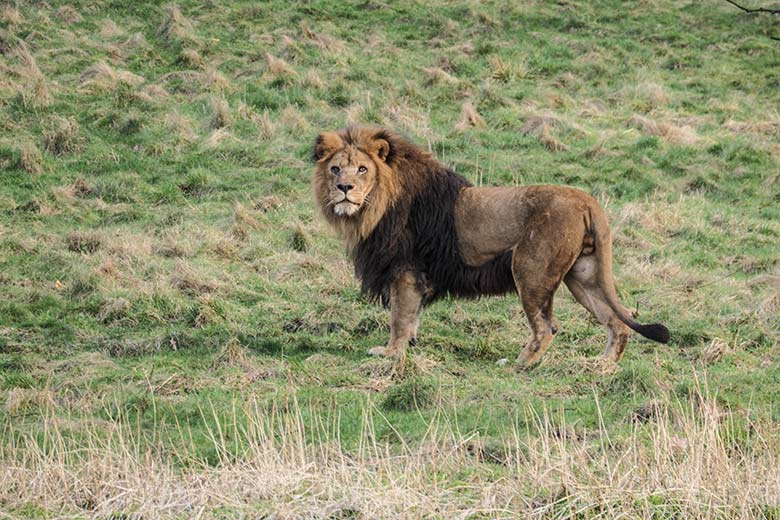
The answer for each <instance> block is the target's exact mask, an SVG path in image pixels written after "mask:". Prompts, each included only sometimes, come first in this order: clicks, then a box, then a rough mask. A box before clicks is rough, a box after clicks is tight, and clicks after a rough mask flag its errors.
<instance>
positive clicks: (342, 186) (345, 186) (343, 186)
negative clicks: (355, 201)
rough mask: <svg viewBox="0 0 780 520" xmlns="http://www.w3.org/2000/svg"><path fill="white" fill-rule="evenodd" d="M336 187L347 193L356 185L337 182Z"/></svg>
mask: <svg viewBox="0 0 780 520" xmlns="http://www.w3.org/2000/svg"><path fill="white" fill-rule="evenodd" d="M336 187H337V188H338V189H340V190H341V191H343V192H344V195H346V194H347V192H348V191H349V190H351V189H352V188H354V186H352V185H351V184H336Z"/></svg>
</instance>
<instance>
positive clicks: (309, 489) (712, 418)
mask: <svg viewBox="0 0 780 520" xmlns="http://www.w3.org/2000/svg"><path fill="white" fill-rule="evenodd" d="M655 402H656V403H663V402H669V399H662V400H658V401H655ZM596 405H597V406H596V410H597V413H598V417H599V419H600V418H601V411H600V408H599V407H598V399H596ZM304 411H305V407H301V406H299V405H298V403H297V401H296V400H295V398H294V397H292V398H291V399H289V400H288V401H287V402H285V403H283V404H282V405H280V406H278V407H273V408H271V409H269V408H268V407H265V406H263V405H261V404H259V403H257V402H251V401H250V402H248V403H243V404H241V405H238V404H237V405H236V407H234V410H233V412H232V413H231V414H228V416H227V417H218V413H217V412H216V411H214V410H211V411H205V412H204V413H203V420H204V424H209V425H211V426H209V428H208V434H209V437H210V439H211V443H212V444H213V451H214V452H215V453H216V457H215V460H212V461H211V463H210V464H208V463H206V462H205V461H203V460H202V459H200V458H198V457H196V456H195V455H194V452H195V449H194V447H193V444H192V440H191V436H190V430H189V427H188V426H185V425H178V426H177V427H176V428H173V429H172V431H170V430H168V429H164V428H161V427H156V428H154V429H153V431H143V430H141V429H139V428H138V425H136V424H132V423H131V422H130V421H127V420H124V419H121V418H119V419H117V420H115V421H112V422H102V423H89V424H85V425H82V426H81V427H74V424H78V423H74V421H73V420H67V421H66V420H64V419H61V418H57V417H55V416H54V415H53V414H49V415H48V418H47V419H46V420H44V421H43V424H38V428H37V431H36V432H31V430H30V429H29V425H25V424H14V423H12V422H10V421H6V423H5V425H4V427H3V429H2V437H3V439H2V440H3V442H2V443H1V444H0V445H1V446H2V448H0V504H4V505H5V506H6V507H11V508H12V509H13V508H14V507H18V506H21V505H23V504H35V505H36V506H39V507H43V508H46V509H47V510H49V511H50V512H52V513H53V514H54V515H62V516H68V515H72V514H77V515H79V516H80V517H81V516H82V515H83V516H85V517H89V518H108V517H110V515H112V514H116V513H122V514H132V515H133V517H135V516H138V517H139V518H141V517H143V518H172V517H182V518H183V517H188V518H209V517H215V516H218V515H220V514H221V515H225V514H226V512H229V514H230V515H233V514H235V515H242V514H250V513H251V514H257V513H258V512H260V511H263V512H267V513H273V514H274V516H273V518H434V517H435V518H467V517H472V516H474V515H477V516H479V517H480V518H482V517H490V518H514V517H523V518H526V517H527V518H548V517H554V518H619V517H624V518H672V517H674V518H702V519H703V518H708V519H709V518H776V515H777V513H778V511H780V436H779V435H778V431H777V425H774V424H755V423H752V422H750V421H749V420H748V419H746V418H745V417H744V416H737V415H733V414H728V413H726V412H725V411H724V410H723V409H721V408H720V407H719V406H718V404H717V402H716V400H715V399H713V398H711V397H709V396H708V395H707V392H706V389H705V390H704V391H698V392H697V393H696V394H695V395H694V396H693V397H691V398H690V400H689V401H686V402H679V401H678V402H677V404H675V405H668V406H664V405H661V404H659V405H658V406H656V407H653V409H652V410H650V411H648V413H647V414H642V415H641V416H639V417H638V418H637V422H636V423H634V425H633V427H632V428H631V429H630V431H631V433H630V434H628V435H623V436H621V438H619V439H617V438H614V437H613V435H611V434H610V432H609V431H607V430H605V429H604V427H603V426H601V427H599V428H597V429H594V430H593V431H585V430H580V429H577V428H576V427H574V426H573V425H570V424H567V423H566V421H565V418H564V415H563V413H562V412H551V411H549V410H543V411H541V412H535V411H533V410H532V409H526V410H523V411H521V412H520V413H519V414H518V418H517V422H516V424H515V425H514V426H512V425H508V428H507V433H506V434H505V435H504V437H503V438H502V439H501V440H500V441H498V442H496V441H495V440H493V441H486V440H484V439H482V438H481V437H480V434H479V433H478V432H463V431H460V430H459V428H458V426H457V421H455V420H454V419H453V416H451V415H449V414H448V413H447V412H446V410H445V409H443V408H442V409H439V411H437V412H436V413H435V414H434V416H433V418H432V419H431V421H430V423H429V425H428V429H427V432H426V434H425V436H424V438H423V439H422V440H420V441H418V442H414V443H411V442H406V441H403V440H401V441H400V442H396V443H394V444H392V445H390V444H388V443H386V442H384V441H382V440H380V439H379V438H378V436H377V434H376V430H375V427H374V425H375V424H378V423H379V422H381V421H385V417H384V416H383V415H382V414H381V412H380V411H379V409H378V408H375V407H373V406H371V405H370V404H369V403H367V404H366V406H365V408H364V410H363V413H362V420H361V435H360V437H359V442H358V445H357V448H355V449H352V450H347V449H345V448H344V447H342V442H341V440H340V437H339V431H340V418H339V415H338V413H337V412H335V411H334V412H333V413H331V414H330V415H329V416H323V415H319V416H318V415H314V417H317V419H316V420H315V421H314V422H313V423H312V420H311V419H309V420H304V416H305V414H304V413H303V412H304ZM599 423H600V424H603V423H602V422H601V421H600V420H599ZM521 425H522V426H521ZM399 438H400V437H399ZM772 515H775V516H772ZM223 517H224V516H223Z"/></svg>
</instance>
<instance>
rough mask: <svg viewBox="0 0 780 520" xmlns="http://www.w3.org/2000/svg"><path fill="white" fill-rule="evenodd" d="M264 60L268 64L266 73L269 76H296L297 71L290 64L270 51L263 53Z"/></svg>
mask: <svg viewBox="0 0 780 520" xmlns="http://www.w3.org/2000/svg"><path fill="white" fill-rule="evenodd" d="M265 61H266V64H267V65H268V69H267V71H266V73H267V74H268V75H269V76H271V77H275V78H277V77H282V78H284V77H291V76H297V75H298V73H297V72H295V69H293V68H292V66H291V65H290V64H289V63H287V62H286V61H284V60H283V59H281V58H277V57H276V56H274V55H273V54H271V53H270V52H266V53H265Z"/></svg>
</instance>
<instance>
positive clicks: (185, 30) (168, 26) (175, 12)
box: [157, 4, 194, 41]
mask: <svg viewBox="0 0 780 520" xmlns="http://www.w3.org/2000/svg"><path fill="white" fill-rule="evenodd" d="M157 36H159V37H161V38H163V39H164V40H167V41H176V40H192V39H194V38H193V36H194V28H193V25H192V22H191V21H190V20H189V19H188V18H186V17H185V16H184V15H183V14H182V12H181V9H180V8H179V6H178V5H176V4H167V5H165V6H163V19H162V22H160V26H159V27H158V28H157Z"/></svg>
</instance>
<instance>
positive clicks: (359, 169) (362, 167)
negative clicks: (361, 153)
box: [358, 166, 368, 173]
mask: <svg viewBox="0 0 780 520" xmlns="http://www.w3.org/2000/svg"><path fill="white" fill-rule="evenodd" d="M367 171H368V168H366V167H365V166H360V167H359V168H358V173H366V172H367Z"/></svg>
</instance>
